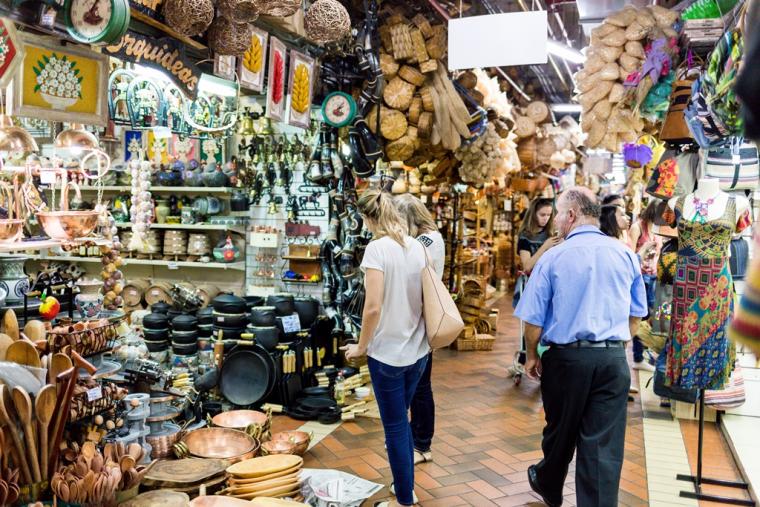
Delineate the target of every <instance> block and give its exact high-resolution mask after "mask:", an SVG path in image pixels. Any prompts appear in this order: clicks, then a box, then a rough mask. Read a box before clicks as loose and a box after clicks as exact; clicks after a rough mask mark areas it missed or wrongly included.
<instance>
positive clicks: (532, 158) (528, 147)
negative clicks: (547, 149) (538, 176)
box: [517, 137, 551, 167]
mask: <svg viewBox="0 0 760 507" xmlns="http://www.w3.org/2000/svg"><path fill="white" fill-rule="evenodd" d="M549 156H551V154H549ZM517 158H519V159H520V163H521V164H522V165H523V166H529V167H533V166H534V165H535V164H536V160H537V159H538V150H537V144H536V138H535V137H529V138H528V139H523V140H522V141H520V144H518V145H517Z"/></svg>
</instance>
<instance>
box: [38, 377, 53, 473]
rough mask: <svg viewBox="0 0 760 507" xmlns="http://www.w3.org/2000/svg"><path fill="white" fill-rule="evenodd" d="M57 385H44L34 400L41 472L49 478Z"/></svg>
mask: <svg viewBox="0 0 760 507" xmlns="http://www.w3.org/2000/svg"><path fill="white" fill-rule="evenodd" d="M55 403H56V393H55V386H54V385H53V384H48V385H46V386H45V387H43V388H42V389H41V390H40V392H39V393H38V394H37V398H36V399H35V400H34V415H35V417H36V418H37V434H38V435H39V436H40V447H39V451H40V473H41V474H42V479H43V480H45V479H47V465H48V427H49V426H50V421H51V420H52V419H53V413H54V412H55Z"/></svg>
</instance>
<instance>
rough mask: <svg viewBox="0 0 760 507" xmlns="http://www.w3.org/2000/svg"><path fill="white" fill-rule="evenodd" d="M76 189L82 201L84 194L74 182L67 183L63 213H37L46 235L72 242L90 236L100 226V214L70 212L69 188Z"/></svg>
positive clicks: (90, 211) (64, 191) (62, 203)
mask: <svg viewBox="0 0 760 507" xmlns="http://www.w3.org/2000/svg"><path fill="white" fill-rule="evenodd" d="M72 186H73V187H74V190H75V191H76V194H77V198H79V199H81V197H82V193H81V192H80V190H79V186H78V185H77V184H76V183H73V182H67V183H66V184H65V185H64V186H63V189H62V190H61V211H41V212H39V213H37V220H38V221H39V222H40V225H41V226H42V229H43V230H44V231H45V234H47V235H48V236H50V237H51V238H52V239H57V240H61V241H70V240H72V239H76V238H82V237H84V236H87V235H89V234H90V233H91V232H92V231H94V230H95V227H96V226H97V225H98V215H99V213H98V212H97V211H94V210H89V211H69V187H72Z"/></svg>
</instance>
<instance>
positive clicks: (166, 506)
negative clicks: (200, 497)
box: [120, 490, 190, 507]
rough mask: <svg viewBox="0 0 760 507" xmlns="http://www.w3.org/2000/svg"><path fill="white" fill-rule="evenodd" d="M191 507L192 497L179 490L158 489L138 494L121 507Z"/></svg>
mask: <svg viewBox="0 0 760 507" xmlns="http://www.w3.org/2000/svg"><path fill="white" fill-rule="evenodd" d="M156 505H160V506H161V507H189V506H190V497H189V496H187V495H186V494H184V493H179V492H177V491H166V490H156V491H148V492H147V493H143V494H141V495H137V496H136V497H134V498H133V499H132V500H128V501H127V502H125V503H122V504H121V506H120V507H154V506H156Z"/></svg>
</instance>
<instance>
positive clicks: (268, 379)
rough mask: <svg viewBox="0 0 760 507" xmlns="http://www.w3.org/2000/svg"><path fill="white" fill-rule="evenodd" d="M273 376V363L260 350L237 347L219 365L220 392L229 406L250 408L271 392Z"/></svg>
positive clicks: (267, 355) (266, 353)
mask: <svg viewBox="0 0 760 507" xmlns="http://www.w3.org/2000/svg"><path fill="white" fill-rule="evenodd" d="M273 374H274V362H273V361H272V358H271V357H270V356H269V353H268V352H266V351H265V350H264V349H263V348H261V347H259V346H257V345H255V346H253V347H247V346H246V347H236V348H235V350H234V351H233V352H232V353H230V354H229V355H228V356H227V357H225V358H224V362H223V363H222V371H221V373H220V375H219V390H220V391H221V392H222V395H223V396H224V397H225V398H226V399H227V400H229V402H230V403H233V404H235V405H239V406H247V405H253V404H255V403H258V402H259V401H261V400H262V399H264V397H265V396H266V395H267V394H268V393H269V391H270V390H271V387H270V386H271V385H272V384H273V382H272V375H273Z"/></svg>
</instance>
